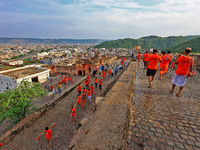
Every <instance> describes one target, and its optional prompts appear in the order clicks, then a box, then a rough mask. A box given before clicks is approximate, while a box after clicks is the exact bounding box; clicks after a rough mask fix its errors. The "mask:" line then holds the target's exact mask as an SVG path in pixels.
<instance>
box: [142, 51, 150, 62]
mask: <svg viewBox="0 0 200 150" xmlns="http://www.w3.org/2000/svg"><path fill="white" fill-rule="evenodd" d="M148 57H149V53H145V54H143V59H144V61H147V58H148Z"/></svg>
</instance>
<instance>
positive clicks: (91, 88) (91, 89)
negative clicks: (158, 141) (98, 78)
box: [90, 84, 94, 94]
mask: <svg viewBox="0 0 200 150" xmlns="http://www.w3.org/2000/svg"><path fill="white" fill-rule="evenodd" d="M93 90H94V87H93V86H92V84H91V85H90V91H91V93H92V94H93Z"/></svg>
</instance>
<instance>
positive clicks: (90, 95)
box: [88, 89, 92, 102]
mask: <svg viewBox="0 0 200 150" xmlns="http://www.w3.org/2000/svg"><path fill="white" fill-rule="evenodd" d="M88 99H89V101H90V102H91V101H92V93H91V91H90V89H88Z"/></svg>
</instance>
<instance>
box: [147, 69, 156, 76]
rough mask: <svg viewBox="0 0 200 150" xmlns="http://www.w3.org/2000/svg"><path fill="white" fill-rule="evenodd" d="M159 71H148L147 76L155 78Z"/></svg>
mask: <svg viewBox="0 0 200 150" xmlns="http://www.w3.org/2000/svg"><path fill="white" fill-rule="evenodd" d="M156 71H157V70H152V69H147V76H155V74H156Z"/></svg>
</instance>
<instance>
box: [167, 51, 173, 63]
mask: <svg viewBox="0 0 200 150" xmlns="http://www.w3.org/2000/svg"><path fill="white" fill-rule="evenodd" d="M167 56H168V57H170V59H171V62H170V63H169V65H171V64H172V59H173V57H172V55H171V51H167Z"/></svg>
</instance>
